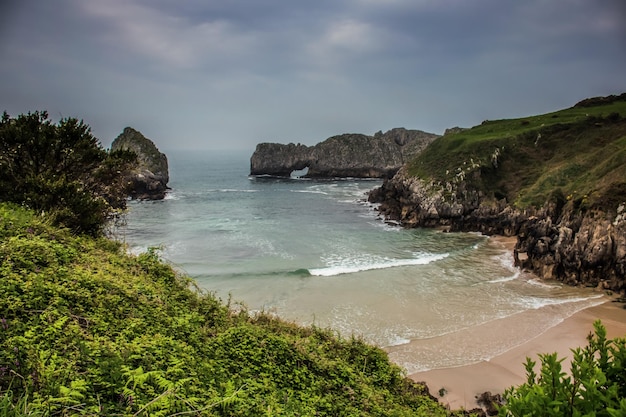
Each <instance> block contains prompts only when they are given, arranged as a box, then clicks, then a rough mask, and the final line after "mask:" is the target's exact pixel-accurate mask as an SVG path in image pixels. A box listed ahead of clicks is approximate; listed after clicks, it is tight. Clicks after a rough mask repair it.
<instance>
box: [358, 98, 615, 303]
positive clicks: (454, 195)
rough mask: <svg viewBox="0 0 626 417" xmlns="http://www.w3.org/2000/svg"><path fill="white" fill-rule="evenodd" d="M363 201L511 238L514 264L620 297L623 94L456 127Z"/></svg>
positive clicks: (407, 220)
mask: <svg viewBox="0 0 626 417" xmlns="http://www.w3.org/2000/svg"><path fill="white" fill-rule="evenodd" d="M369 198H370V201H372V202H376V203H379V204H380V205H379V211H380V212H381V214H383V215H384V216H385V217H386V218H388V219H390V220H394V221H397V222H398V223H400V224H402V225H404V226H405V227H418V226H419V227H443V228H445V229H447V230H450V231H477V232H482V233H485V234H501V235H505V236H517V244H516V247H515V263H516V265H518V266H520V267H522V268H525V269H528V270H531V271H533V272H535V273H537V274H538V275H540V276H541V277H544V278H552V279H558V280H561V281H563V282H566V283H568V284H572V285H586V286H598V287H600V288H603V289H610V290H613V291H616V292H618V293H620V294H621V295H622V296H623V295H626V94H622V95H620V96H609V97H598V98H592V99H587V100H584V101H582V102H580V103H578V104H577V105H575V106H574V107H571V108H569V109H565V110H561V111H557V112H554V113H549V114H545V115H540V116H533V117H526V118H520V119H511V120H497V121H485V122H483V123H482V124H481V125H479V126H475V127H473V128H471V129H454V130H452V131H450V132H447V133H446V134H445V135H444V136H442V137H441V138H439V139H437V140H435V141H434V142H433V143H431V144H430V145H429V146H428V148H426V149H425V150H424V151H423V152H421V153H420V154H419V155H418V156H417V157H416V158H414V159H413V160H411V161H410V162H409V163H408V164H405V166H403V168H402V169H401V170H400V171H399V172H398V173H397V174H396V175H395V176H394V177H393V178H392V179H389V180H386V181H385V183H384V184H383V185H382V186H381V187H380V188H377V189H375V190H373V191H372V192H371V193H370V197H369Z"/></svg>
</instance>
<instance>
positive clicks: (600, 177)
mask: <svg viewBox="0 0 626 417" xmlns="http://www.w3.org/2000/svg"><path fill="white" fill-rule="evenodd" d="M409 173H410V174H411V175H416V176H419V177H421V178H424V179H432V180H434V181H436V182H442V183H459V182H461V181H465V182H469V183H470V184H471V185H472V186H475V187H477V188H479V189H481V190H483V191H485V192H486V194H487V195H488V196H493V197H494V198H497V199H501V198H507V200H508V201H509V202H510V203H513V204H515V205H517V206H518V207H526V206H530V205H534V206H541V205H542V204H544V203H545V202H546V200H547V199H549V198H559V199H561V198H562V199H573V200H574V201H576V202H578V203H579V205H581V206H586V207H593V206H602V207H607V205H609V206H615V205H616V204H618V203H619V202H620V201H618V200H619V199H620V198H621V199H622V200H623V198H624V196H625V195H626V94H622V95H621V96H610V97H603V98H595V99H588V100H585V101H582V102H580V103H579V104H577V105H576V106H574V107H571V108H569V109H565V110H560V111H556V112H553V113H548V114H544V115H538V116H531V117H524V118H519V119H507V120H488V121H484V122H483V123H482V124H480V125H479V126H475V127H473V128H471V129H466V130H462V131H460V132H457V133H453V134H448V135H445V136H443V137H441V138H439V139H437V140H435V141H434V142H433V143H432V144H431V145H430V146H429V147H428V148H427V149H426V150H425V151H424V152H423V153H421V154H420V155H419V156H418V157H417V159H415V160H414V161H412V162H411V163H410V164H409Z"/></svg>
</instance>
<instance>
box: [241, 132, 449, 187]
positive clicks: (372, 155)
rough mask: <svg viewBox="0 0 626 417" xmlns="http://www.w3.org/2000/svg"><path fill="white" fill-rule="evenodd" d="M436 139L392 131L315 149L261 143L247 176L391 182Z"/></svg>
mask: <svg viewBox="0 0 626 417" xmlns="http://www.w3.org/2000/svg"><path fill="white" fill-rule="evenodd" d="M437 137H438V135H435V134H432V133H426V132H422V131H420V130H407V129H404V128H395V129H391V130H389V131H387V132H385V133H383V132H377V133H376V134H374V135H373V136H368V135H363V134H343V135H338V136H333V137H331V138H328V139H326V140H325V141H323V142H321V143H318V144H317V145H315V146H306V145H301V144H297V145H296V144H293V143H289V144H280V143H260V144H258V145H257V147H256V150H255V151H254V154H253V155H252V157H251V158H250V175H256V176H260V175H269V176H276V177H289V176H290V175H291V173H292V172H293V171H298V170H304V169H308V172H307V173H306V174H305V175H304V176H306V177H308V178H347V177H355V178H390V177H392V176H393V175H394V174H395V173H396V172H397V171H398V170H399V169H400V167H401V166H402V165H403V164H404V163H405V162H406V161H408V160H409V159H410V158H412V157H414V156H415V155H416V154H418V153H419V152H420V151H421V150H422V149H424V148H425V147H426V146H427V145H428V144H429V143H431V142H432V141H433V140H435V139H436V138H437Z"/></svg>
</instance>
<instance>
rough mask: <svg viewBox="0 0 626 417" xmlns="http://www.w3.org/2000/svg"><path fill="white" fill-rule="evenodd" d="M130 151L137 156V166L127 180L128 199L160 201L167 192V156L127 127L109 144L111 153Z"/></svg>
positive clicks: (148, 140) (152, 143) (149, 141)
mask: <svg viewBox="0 0 626 417" xmlns="http://www.w3.org/2000/svg"><path fill="white" fill-rule="evenodd" d="M116 150H130V151H132V152H134V153H135V154H136V155H137V166H136V167H135V169H134V170H133V171H132V172H131V173H130V175H129V177H128V178H127V182H128V184H129V193H130V197H131V198H133V199H141V200H161V199H163V198H164V197H165V194H166V192H167V190H168V187H167V183H168V182H169V171H168V165H167V156H166V155H165V154H163V153H161V152H159V149H158V148H157V147H156V145H155V144H154V142H152V141H151V140H150V139H148V138H146V137H145V136H144V135H142V134H141V133H140V132H138V131H137V130H135V129H133V128H131V127H127V128H125V129H124V131H123V132H122V133H121V134H120V135H119V136H118V137H117V138H116V139H115V140H114V141H113V143H112V144H111V151H116Z"/></svg>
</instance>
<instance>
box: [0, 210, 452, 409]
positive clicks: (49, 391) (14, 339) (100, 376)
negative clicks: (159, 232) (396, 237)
mask: <svg viewBox="0 0 626 417" xmlns="http://www.w3.org/2000/svg"><path fill="white" fill-rule="evenodd" d="M0 260H1V262H0V265H1V266H0V316H1V317H0V415H18V416H19V415H134V416H140V415H141V416H143V415H151V416H158V415H215V416H220V415H224V416H225V415H241V416H259V415H290V416H295V415H328V416H331V415H332V416H351V415H354V416H356V415H358V416H368V415H372V416H391V415H394V416H404V415H406V416H409V415H411V416H445V415H449V412H448V411H446V410H445V409H444V408H443V407H442V406H440V405H439V404H438V403H437V402H436V401H435V400H433V399H432V397H430V396H429V395H428V394H427V391H426V389H425V387H423V386H422V385H419V384H415V383H413V382H411V381H409V380H408V379H406V378H405V376H404V374H403V372H402V370H401V369H400V368H398V367H397V366H395V365H393V364H391V363H390V362H389V360H388V358H387V356H386V354H385V353H384V352H383V351H382V350H381V349H379V348H376V347H372V346H369V345H367V344H365V343H364V342H363V341H361V340H359V339H357V338H354V337H352V338H342V337H339V336H338V335H337V334H335V333H334V332H332V331H331V330H325V329H319V328H315V327H300V326H297V325H295V324H293V323H288V322H285V321H282V320H280V319H278V318H275V317H272V316H270V315H267V314H260V315H254V316H251V315H249V314H248V313H247V312H246V311H245V309H243V308H237V309H235V308H231V306H230V305H224V304H223V303H222V302H221V301H220V300H219V299H217V298H215V297H214V296H213V295H211V294H206V293H202V292H200V291H199V290H198V289H197V288H195V287H194V284H193V282H192V281H191V280H190V279H189V278H186V277H184V276H181V275H180V274H178V273H176V272H175V271H174V270H173V269H172V268H171V267H169V266H168V265H166V264H164V263H163V262H162V261H161V260H160V259H159V257H158V254H157V253H156V252H155V251H148V252H147V253H144V254H141V255H139V256H132V255H129V254H127V253H126V252H125V250H124V247H123V246H122V245H121V244H119V243H117V242H114V241H111V240H108V239H105V238H93V237H86V236H76V235H73V234H71V233H70V232H68V231H67V230H65V229H60V228H57V227H53V226H51V225H50V224H48V223H46V222H45V220H43V219H42V218H41V217H39V216H36V215H35V214H33V213H32V212H30V211H28V210H25V209H23V208H20V207H18V206H16V205H11V204H6V203H2V204H0Z"/></svg>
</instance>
